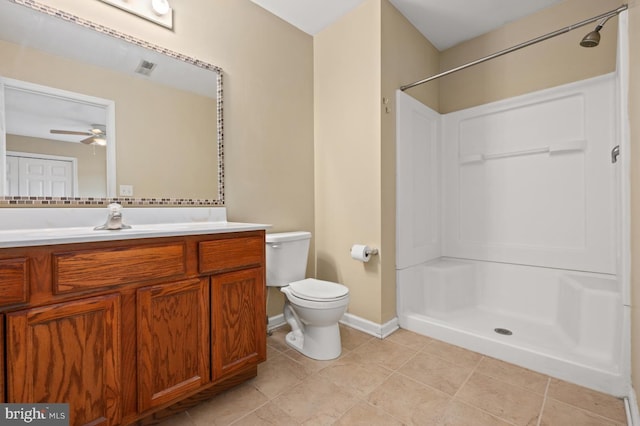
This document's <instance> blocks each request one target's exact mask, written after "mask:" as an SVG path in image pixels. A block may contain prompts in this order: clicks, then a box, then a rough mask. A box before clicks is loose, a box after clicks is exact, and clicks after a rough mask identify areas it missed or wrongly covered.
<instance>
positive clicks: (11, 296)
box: [0, 257, 29, 306]
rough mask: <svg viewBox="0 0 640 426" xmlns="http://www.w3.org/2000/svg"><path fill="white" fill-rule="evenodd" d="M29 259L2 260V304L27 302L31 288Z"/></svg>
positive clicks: (0, 283) (0, 285)
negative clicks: (28, 290) (28, 291)
mask: <svg viewBox="0 0 640 426" xmlns="http://www.w3.org/2000/svg"><path fill="white" fill-rule="evenodd" d="M28 265H29V263H28V259H26V258H22V257H21V258H16V259H4V260H0V306H7V305H14V304H17V303H26V302H27V301H28V296H27V294H28V293H27V289H28V288H29V267H28Z"/></svg>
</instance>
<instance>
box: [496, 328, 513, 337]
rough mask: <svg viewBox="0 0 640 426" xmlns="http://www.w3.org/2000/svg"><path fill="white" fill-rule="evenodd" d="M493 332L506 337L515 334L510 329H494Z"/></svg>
mask: <svg viewBox="0 0 640 426" xmlns="http://www.w3.org/2000/svg"><path fill="white" fill-rule="evenodd" d="M493 331H495V332H496V333H498V334H502V335H504V336H511V335H512V334H513V332H512V331H511V330H509V329H508V328H494V329H493Z"/></svg>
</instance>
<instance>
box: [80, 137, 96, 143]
mask: <svg viewBox="0 0 640 426" xmlns="http://www.w3.org/2000/svg"><path fill="white" fill-rule="evenodd" d="M94 137H95V136H89V137H88V138H86V139H82V140H81V141H80V142H82V143H84V144H87V145H91V144H92V143H93V142H94V140H93V139H94Z"/></svg>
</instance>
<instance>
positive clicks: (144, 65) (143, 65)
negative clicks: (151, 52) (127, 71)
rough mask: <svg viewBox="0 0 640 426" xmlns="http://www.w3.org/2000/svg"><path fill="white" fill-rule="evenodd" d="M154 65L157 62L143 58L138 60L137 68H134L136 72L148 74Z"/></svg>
mask: <svg viewBox="0 0 640 426" xmlns="http://www.w3.org/2000/svg"><path fill="white" fill-rule="evenodd" d="M156 65H157V64H154V63H153V62H149V61H145V60H144V59H143V60H142V61H140V64H139V65H138V68H136V72H137V73H138V74H142V75H146V76H150V75H151V73H152V72H153V70H154V69H155V68H156Z"/></svg>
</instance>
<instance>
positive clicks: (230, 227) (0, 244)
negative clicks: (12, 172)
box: [0, 222, 270, 248]
mask: <svg viewBox="0 0 640 426" xmlns="http://www.w3.org/2000/svg"><path fill="white" fill-rule="evenodd" d="M269 227H270V226H269V225H263V224H257V223H239V222H196V223H160V224H151V225H135V226H133V227H132V228H131V229H119V230H113V231H108V230H101V231H95V230H94V229H93V228H87V227H77V228H40V229H16V230H12V231H0V248H8V247H27V246H41V245H52V244H71V243H86V242H93V241H113V240H130V239H136V238H157V237H176V236H181V235H204V234H220V233H224V232H241V231H256V230H266V229H268V228H269Z"/></svg>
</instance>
